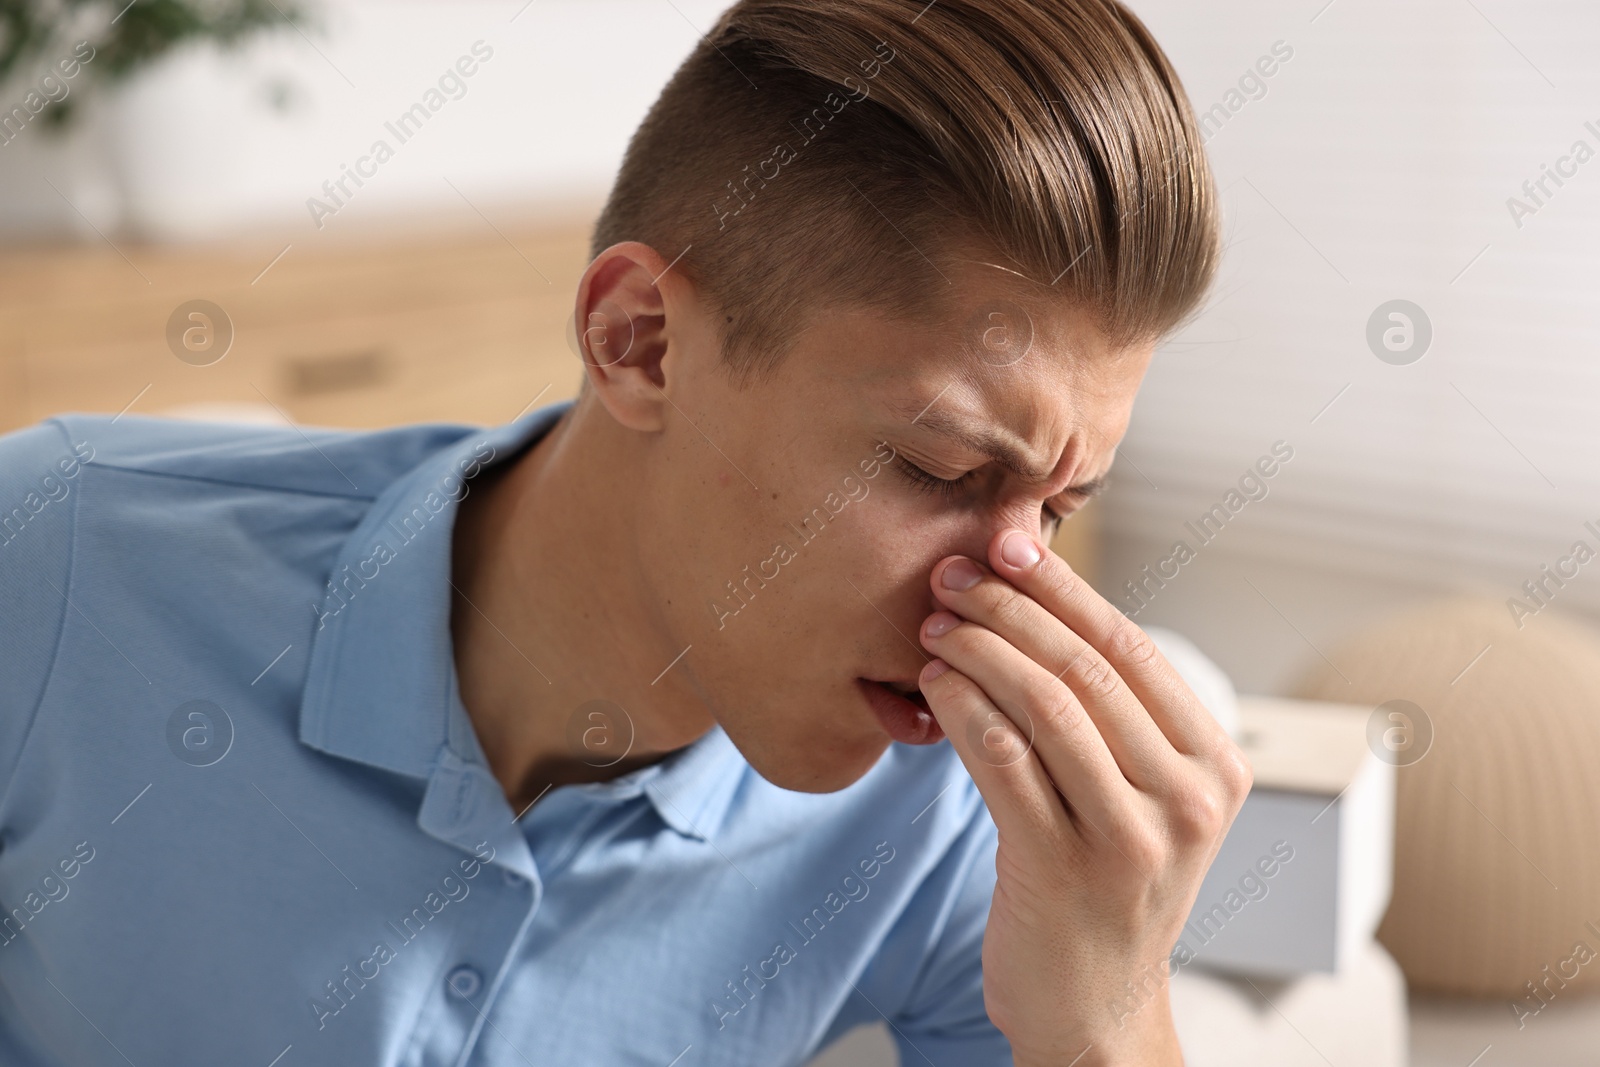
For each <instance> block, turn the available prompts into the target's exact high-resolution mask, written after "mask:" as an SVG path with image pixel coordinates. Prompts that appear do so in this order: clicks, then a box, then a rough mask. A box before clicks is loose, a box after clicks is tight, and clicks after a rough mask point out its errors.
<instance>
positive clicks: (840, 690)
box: [571, 0, 1218, 791]
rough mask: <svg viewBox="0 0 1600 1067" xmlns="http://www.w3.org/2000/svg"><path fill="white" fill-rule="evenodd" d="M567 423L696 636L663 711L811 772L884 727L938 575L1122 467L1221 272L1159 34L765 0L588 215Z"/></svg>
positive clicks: (1030, 19)
mask: <svg viewBox="0 0 1600 1067" xmlns="http://www.w3.org/2000/svg"><path fill="white" fill-rule="evenodd" d="M594 245H595V249H594V250H595V259H594V262H593V263H592V264H591V265H590V267H589V269H588V271H587V272H586V273H585V276H584V279H583V282H582V283H581V285H580V289H579V293H578V298H577V307H576V321H577V322H578V323H579V324H580V327H579V330H580V337H579V340H580V349H581V350H582V351H583V352H584V353H585V362H586V363H587V364H588V366H587V368H586V370H587V379H586V383H585V392H584V395H583V397H582V398H581V399H580V402H579V405H578V409H577V411H576V412H575V414H574V418H573V425H572V427H571V436H572V438H573V440H574V441H575V442H576V443H577V444H578V446H579V451H578V454H579V455H580V456H582V457H583V461H584V462H587V463H589V464H591V465H592V466H594V467H595V469H594V470H593V472H592V473H593V475H594V476H595V478H596V479H604V484H605V486H606V491H608V492H612V493H615V494H618V495H619V497H620V498H622V499H624V500H625V501H626V505H625V509H624V510H625V514H626V522H625V525H626V526H627V529H625V530H616V531H613V536H616V537H617V538H619V539H620V541H621V542H622V544H623V545H624V549H623V553H624V554H623V559H622V560H621V561H620V562H619V568H620V570H619V574H620V581H621V582H622V584H624V585H626V586H628V587H629V588H630V589H631V590H632V595H633V596H634V598H635V599H636V600H637V601H638V602H640V603H639V608H640V618H641V623H640V624H641V625H642V626H643V627H645V628H647V629H648V630H650V631H651V632H652V637H653V638H654V639H655V640H656V641H659V643H660V644H661V646H662V647H663V648H670V649H671V650H672V651H674V652H675V651H677V650H679V649H682V648H684V647H686V646H688V647H690V648H691V651H690V652H689V653H688V654H687V655H686V656H685V657H684V659H683V661H682V662H681V663H680V664H679V665H678V666H676V667H675V668H674V669H673V672H672V673H671V674H670V675H669V676H668V677H669V678H670V679H671V681H670V683H669V682H663V683H662V685H661V686H657V687H655V688H653V689H651V690H650V691H649V693H648V694H643V693H640V694H632V693H628V692H621V691H619V692H618V693H616V694H614V698H615V699H618V700H619V702H620V703H622V704H623V705H624V706H628V705H629V703H630V699H633V703H634V706H636V707H637V706H639V703H640V701H639V700H638V699H634V698H635V697H638V698H642V699H643V700H645V701H647V702H648V704H649V707H650V711H649V713H648V714H649V715H650V716H655V717H658V718H663V719H671V720H674V721H675V722H677V723H678V724H680V725H684V726H692V725H695V724H697V723H698V724H700V725H704V726H709V725H710V723H711V721H712V720H713V719H714V720H715V721H717V722H719V723H721V725H722V726H723V727H724V728H725V730H726V731H727V733H728V735H729V737H730V738H731V739H732V740H733V741H734V743H735V744H736V745H738V747H739V748H740V750H741V751H742V752H743V754H744V755H745V757H746V758H747V759H748V760H749V761H750V762H751V764H752V765H753V766H754V767H755V768H756V769H757V770H758V771H759V772H760V773H761V774H762V775H763V776H765V777H766V778H768V779H769V780H771V781H773V782H775V783H776V784H779V785H782V786H786V787H788V788H793V789H803V790H809V791H826V790H832V789H838V788H841V787H843V786H845V785H847V784H849V783H850V782H852V781H854V780H855V779H856V778H858V777H859V776H860V775H861V774H862V773H864V772H865V771H866V770H867V769H868V768H869V767H870V766H871V765H872V763H873V762H875V761H876V759H877V758H878V756H879V755H881V754H882V751H883V749H884V748H885V747H886V746H887V744H888V742H889V738H888V736H887V735H886V734H885V733H884V731H883V728H882V726H881V725H880V723H879V720H878V718H877V717H876V716H875V715H874V714H873V712H872V711H871V710H870V704H869V702H868V699H867V698H866V697H865V696H864V695H863V684H862V681H861V680H862V679H869V680H876V681H884V682H892V683H901V684H904V685H906V686H913V685H914V681H915V678H916V676H917V673H918V671H919V669H920V668H921V666H922V665H923V663H924V662H926V659H927V657H926V656H925V654H924V653H923V652H922V651H921V649H920V647H919V645H918V643H917V639H916V634H917V631H918V627H919V625H920V623H921V621H922V619H923V618H924V617H925V616H926V615H927V614H928V613H929V612H930V611H932V610H934V608H935V604H934V602H933V600H932V596H931V593H930V590H929V586H928V575H929V571H930V569H931V568H932V567H933V565H934V564H935V563H937V562H938V561H939V560H940V559H942V558H943V557H945V556H947V555H950V554H953V553H961V554H965V555H969V556H973V557H976V558H979V559H981V558H983V557H984V555H985V550H986V546H987V545H988V543H989V541H990V540H991V538H992V537H993V536H994V534H995V533H996V532H998V531H999V530H1001V529H1004V528H1006V527H1008V526H1014V527H1020V528H1022V529H1024V530H1030V531H1038V532H1041V533H1042V534H1043V535H1045V536H1046V537H1048V534H1049V532H1050V526H1051V525H1052V522H1051V516H1052V514H1062V515H1064V514H1067V513H1070V512H1071V511H1073V510H1074V509H1076V508H1077V507H1080V506H1082V504H1083V503H1085V502H1086V500H1087V496H1086V495H1085V493H1083V492H1079V491H1075V490H1077V489H1081V488H1082V487H1086V486H1092V485H1093V484H1095V483H1097V482H1099V481H1100V480H1102V479H1103V477H1104V475H1105V474H1106V472H1107V470H1108V468H1109V467H1110V465H1111V461H1112V456H1113V452H1114V449H1115V447H1116V444H1117V442H1118V441H1119V440H1120V439H1121V437H1122V434H1123V432H1124V430H1125V429H1126V426H1127V422H1128V418H1129V414H1130V410H1131V406H1132V403H1133V398H1134V395H1135V393H1136V391H1137V389H1138V385H1139V382H1140V381H1141V380H1142V377H1143V374H1144V371H1145V369H1146V367H1147V366H1148V362H1149V359H1150V356H1151V352H1152V351H1153V348H1154V344H1155V342H1156V341H1157V340H1158V339H1159V338H1160V337H1161V336H1162V335H1164V334H1165V333H1167V332H1168V331H1170V330H1171V329H1172V328H1173V327H1174V326H1175V325H1176V324H1177V323H1178V322H1179V321H1181V320H1182V318H1183V317H1184V316H1185V315H1187V314H1188V313H1190V312H1191V311H1192V310H1193V309H1194V308H1195V306H1196V305H1197V303H1198V301H1199V300H1200V298H1201V296H1202V294H1203V292H1204V290H1205V288H1206V286H1207V285H1208V284H1209V281H1210V278H1211V276H1212V274H1213V272H1214V269H1215V261H1216V257H1217V254H1218V253H1217V221H1216V212H1215V206H1214V193H1213V189H1212V183H1211V178H1210V174H1209V171H1208V169H1207V167H1206V164H1205V159H1204V156H1203V153H1202V150H1201V147H1200V139H1199V137H1198V135H1197V132H1196V129H1195V124H1194V121H1193V117H1192V114H1191V112H1190V109H1189V106H1188V103H1187V101H1186V99H1185V97H1184V95H1183V92H1182V89H1181V87H1180V86H1179V85H1178V82H1177V79H1176V77H1175V75H1174V74H1173V73H1172V71H1171V69H1170V67H1169V66H1168V64H1167V62H1166V60H1165V58H1164V57H1163V56H1162V54H1161V52H1160V51H1159V49H1158V48H1157V47H1156V46H1155V44H1154V42H1153V41H1151V39H1150V38H1149V36H1148V34H1147V33H1146V32H1145V30H1144V28H1143V27H1142V26H1141V25H1140V24H1139V23H1138V21H1137V20H1136V19H1135V18H1134V17H1133V16H1132V15H1131V14H1129V13H1128V12H1127V11H1126V10H1125V9H1123V8H1122V7H1120V6H1119V5H1116V4H1111V3H1104V2H1100V0H1055V2H1051V0H1038V2H1024V0H936V2H934V3H932V4H924V3H923V2H922V0H915V2H913V0H904V2H902V0H749V2H744V3H739V4H736V5H735V6H734V7H733V8H732V9H731V10H730V11H729V12H728V13H727V14H726V15H725V16H724V17H723V18H722V20H721V21H720V22H719V23H718V25H717V27H716V28H715V29H713V31H712V32H711V33H710V34H708V35H707V37H706V38H705V39H704V40H703V41H702V42H701V43H700V45H699V46H698V47H697V48H696V50H695V51H694V53H693V54H692V55H691V56H690V58H689V59H688V61H687V62H686V63H685V64H684V65H683V67H682V68H681V69H680V70H679V71H678V73H677V74H676V75H675V76H674V78H673V79H672V81H671V82H670V83H669V85H668V86H667V88H666V89H665V91H664V92H663V94H662V96H661V99H660V100H659V101H658V102H657V104H656V106H655V107H654V109H653V110H652V111H651V113H650V115H649V117H648V118H647V119H646V120H645V122H644V124H643V125H642V126H641V127H640V129H639V131H638V133H637V134H636V135H635V137H634V139H633V142H632V144H631V145H630V147H629V150H628V154H627V158H626V160H625V162H624V164H623V167H622V171H621V174H620V175H619V177H618V180H617V183H616V186H615V188H614V190H613V192H612V196H611V199H610V201H609V202H608V204H607V206H606V209H605V211H604V213H603V214H602V216H601V219H600V222H599V224H598V226H597V229H596V234H595V239H594Z"/></svg>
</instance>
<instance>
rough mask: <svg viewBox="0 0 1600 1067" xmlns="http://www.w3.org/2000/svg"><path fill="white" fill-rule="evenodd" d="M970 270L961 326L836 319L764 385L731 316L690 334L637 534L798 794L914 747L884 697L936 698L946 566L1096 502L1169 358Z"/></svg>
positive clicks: (673, 366) (684, 628)
mask: <svg viewBox="0 0 1600 1067" xmlns="http://www.w3.org/2000/svg"><path fill="white" fill-rule="evenodd" d="M946 273H947V274H948V275H949V277H950V297H949V303H948V305H947V306H948V313H947V314H945V315H943V316H941V319H942V320H944V324H934V323H927V324H916V323H908V322H906V321H903V320H902V319H899V318H893V317H889V316H887V315H885V314H883V313H881V312H876V311H868V310H860V309H850V308H839V309H829V310H824V311H820V312H817V313H815V314H813V316H812V318H811V319H810V321H809V324H808V325H807V326H806V327H805V328H804V329H803V330H802V332H801V333H800V334H799V335H798V336H797V338H796V340H795V342H794V344H793V346H792V348H791V349H790V350H789V351H788V353H787V355H786V356H785V358H784V360H783V362H782V364H781V366H780V367H779V368H778V369H777V370H776V371H775V372H774V373H773V374H771V375H769V376H768V377H766V378H765V379H763V380H761V381H759V382H757V383H755V384H753V385H749V386H747V387H745V388H739V387H736V386H735V385H734V384H733V383H732V382H730V381H729V379H728V377H727V375H726V373H725V372H724V371H723V370H722V369H721V368H720V367H719V365H718V361H719V355H718V347H717V343H716V332H715V330H714V329H713V324H712V322H711V320H710V318H709V317H707V316H706V315H703V314H696V315H689V316H683V315H679V316H678V318H677V320H676V321H677V326H676V327H675V328H674V336H673V340H674V344H675V348H674V352H673V354H672V355H671V356H669V357H668V359H667V360H666V361H664V366H663V372H664V374H665V376H666V380H667V381H668V383H669V386H668V389H667V393H668V395H669V396H670V397H671V399H672V403H673V408H672V410H671V411H670V413H669V414H668V416H667V420H668V421H667V425H666V428H665V429H664V430H663V432H662V433H661V435H660V438H659V440H658V442H657V445H656V447H654V448H653V449H652V450H651V459H650V461H649V463H650V467H651V469H650V470H649V471H647V472H645V473H646V475H647V476H646V477H645V478H644V479H642V482H641V484H642V485H643V493H644V497H643V499H641V500H639V501H638V510H637V512H636V514H637V516H638V520H639V523H640V526H639V527H638V532H637V533H636V536H635V540H636V542H637V543H638V544H639V545H640V555H641V562H642V563H643V571H644V575H645V581H646V582H647V583H649V584H650V585H651V589H650V593H651V594H652V595H651V596H650V600H651V601H653V603H654V604H655V605H656V606H657V610H658V611H659V612H660V613H661V615H660V618H659V619H658V624H660V625H662V626H664V627H665V628H666V629H667V630H668V632H669V634H670V636H671V638H672V639H673V641H674V643H675V644H676V646H677V647H684V646H692V650H691V651H690V652H689V653H688V655H686V656H685V657H684V660H683V662H682V663H680V664H679V665H678V667H676V668H674V670H675V671H676V670H684V672H685V675H684V678H683V681H686V682H687V683H688V684H690V685H691V686H693V687H694V689H695V690H696V696H697V698H698V702H700V703H703V706H704V708H705V709H706V710H707V711H709V713H710V714H711V715H712V716H714V717H715V719H716V720H717V721H718V722H719V723H720V724H721V725H722V726H723V728H724V730H725V731H726V732H727V734H728V736H729V738H730V739H731V740H732V741H733V742H734V744H735V745H737V746H738V748H739V749H740V751H741V752H742V753H743V754H744V756H745V758H746V759H747V760H748V761H749V762H750V764H751V765H752V766H753V767H754V768H755V769H756V770H757V771H758V772H759V773H760V774H761V775H762V776H763V777H764V778H766V779H768V780H769V781H771V782H773V783H774V784H777V785H779V786H782V787H785V788H789V789H796V790H802V791H807V792H828V791H832V790H836V789H840V788H843V787H844V786H846V785H849V784H850V783H851V782H854V781H855V780H856V779H857V778H859V777H860V776H861V775H862V774H864V773H865V772H866V771H867V770H868V769H870V767H871V766H872V765H873V764H874V763H875V762H876V761H877V759H878V757H879V756H880V755H882V753H883V751H884V749H885V748H886V747H887V746H888V745H889V743H890V737H889V735H888V734H887V733H886V732H885V728H884V726H883V725H882V722H881V720H880V719H879V717H878V715H877V714H876V713H875V712H874V711H873V706H872V703H871V702H870V701H869V697H868V694H867V692H866V691H865V690H864V688H863V687H864V686H865V685H871V684H874V683H876V682H888V683H890V684H891V685H898V686H900V687H903V688H906V689H908V690H912V691H914V690H915V682H916V677H917V674H918V672H919V671H920V670H921V668H922V666H923V665H924V664H925V663H926V662H927V661H928V658H929V657H928V656H927V655H926V654H925V653H924V652H923V651H922V649H921V647H920V645H919V643H918V640H917V634H918V630H919V627H920V626H921V624H922V621H923V620H924V619H925V618H926V617H927V616H928V615H929V614H930V613H931V612H932V611H934V610H936V605H935V603H934V600H933V597H932V593H931V590H930V588H929V572H930V571H931V570H932V568H933V566H934V564H935V563H937V562H938V561H939V560H940V559H942V558H944V557H945V556H948V555H952V554H963V555H967V556H971V557H973V558H976V559H978V560H980V561H981V560H983V559H984V558H985V555H986V548H987V545H988V543H989V541H990V540H991V539H992V538H993V537H994V535H995V534H996V533H997V532H998V531H999V530H1001V529H1004V528H1007V527H1016V528H1020V529H1022V530H1027V531H1030V532H1032V531H1038V532H1040V533H1041V535H1042V536H1043V537H1044V538H1045V540H1046V541H1048V539H1049V536H1050V533H1051V529H1052V526H1053V521H1052V515H1051V512H1052V511H1054V512H1055V513H1058V514H1069V513H1070V512H1071V511H1073V510H1074V509H1075V508H1077V507H1079V506H1081V505H1082V504H1083V503H1084V502H1085V498H1084V497H1083V496H1081V495H1078V494H1075V493H1073V492H1072V491H1071V487H1076V486H1080V485H1083V484H1084V483H1088V482H1092V481H1094V480H1096V479H1098V478H1101V477H1103V476H1104V475H1105V474H1106V472H1107V471H1108V469H1109V468H1110V466H1111V462H1112V457H1113V452H1114V449H1115V447H1116V445H1117V442H1118V441H1119V440H1120V439H1121V437H1122V434H1123V432H1124V430H1125V429H1126V427H1127V423H1128V418H1129V415H1130V412H1131V408H1132V404H1133V399H1134V395H1135V393H1136V391H1137V389H1138V387H1139V383H1140V381H1141V380H1142V378H1143V376H1144V372H1145V370H1146V368H1147V367H1148V365H1149V361H1150V355H1151V346H1140V347H1138V348H1135V349H1120V350H1118V349H1112V348H1110V347H1108V346H1107V345H1106V344H1105V342H1104V341H1103V340H1102V339H1101V337H1100V335H1099V333H1098V332H1097V331H1096V330H1095V329H1094V328H1093V327H1092V326H1091V322H1090V319H1089V318H1088V317H1087V316H1085V315H1084V314H1082V313H1081V312H1079V311H1078V310H1076V309H1075V308H1073V307H1071V306H1068V305H1067V304H1066V303H1065V302H1064V301H1060V300H1056V301H1053V302H1050V303H1040V302H1038V301H1037V299H1033V300H1029V301H1027V302H1026V306H1024V302H1023V299H1022V298H1021V297H1019V295H1018V290H1017V289H1016V288H1015V287H1014V285H1013V284H1009V283H1008V277H1009V276H1008V274H1007V273H1005V272H1003V271H1001V270H998V269H996V268H994V267H990V266H986V265H982V264H971V265H968V266H966V267H964V268H961V269H958V270H954V271H952V270H948V269H947V270H946ZM963 438H966V439H965V440H964V439H963ZM983 438H989V439H991V440H993V441H995V442H998V443H999V444H1001V445H1003V446H1006V448H1007V449H1008V450H1009V452H1010V453H1012V455H1011V457H1010V458H1011V460H1012V461H1013V462H1017V461H1020V463H1021V464H1022V465H1024V466H1026V467H1028V468H1032V470H1033V471H1034V472H1035V473H1036V474H1037V475H1038V480H1037V481H1035V480H1032V479H1031V478H1028V477H1024V476H1022V475H1020V474H1018V473H1015V472H1013V471H1011V470H1008V469H1007V468H1006V467H1005V466H1004V465H1002V463H1001V462H999V461H997V460H996V459H995V458H993V457H992V456H991V455H989V454H988V453H987V452H986V451H984V450H983V449H981V448H980V447H979V443H980V440H981V439H983ZM919 471H920V472H921V473H919ZM946 483H953V484H946ZM864 680H865V681H864ZM934 730H935V733H934V736H935V737H937V736H938V734H937V727H936V725H935V727H934Z"/></svg>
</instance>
